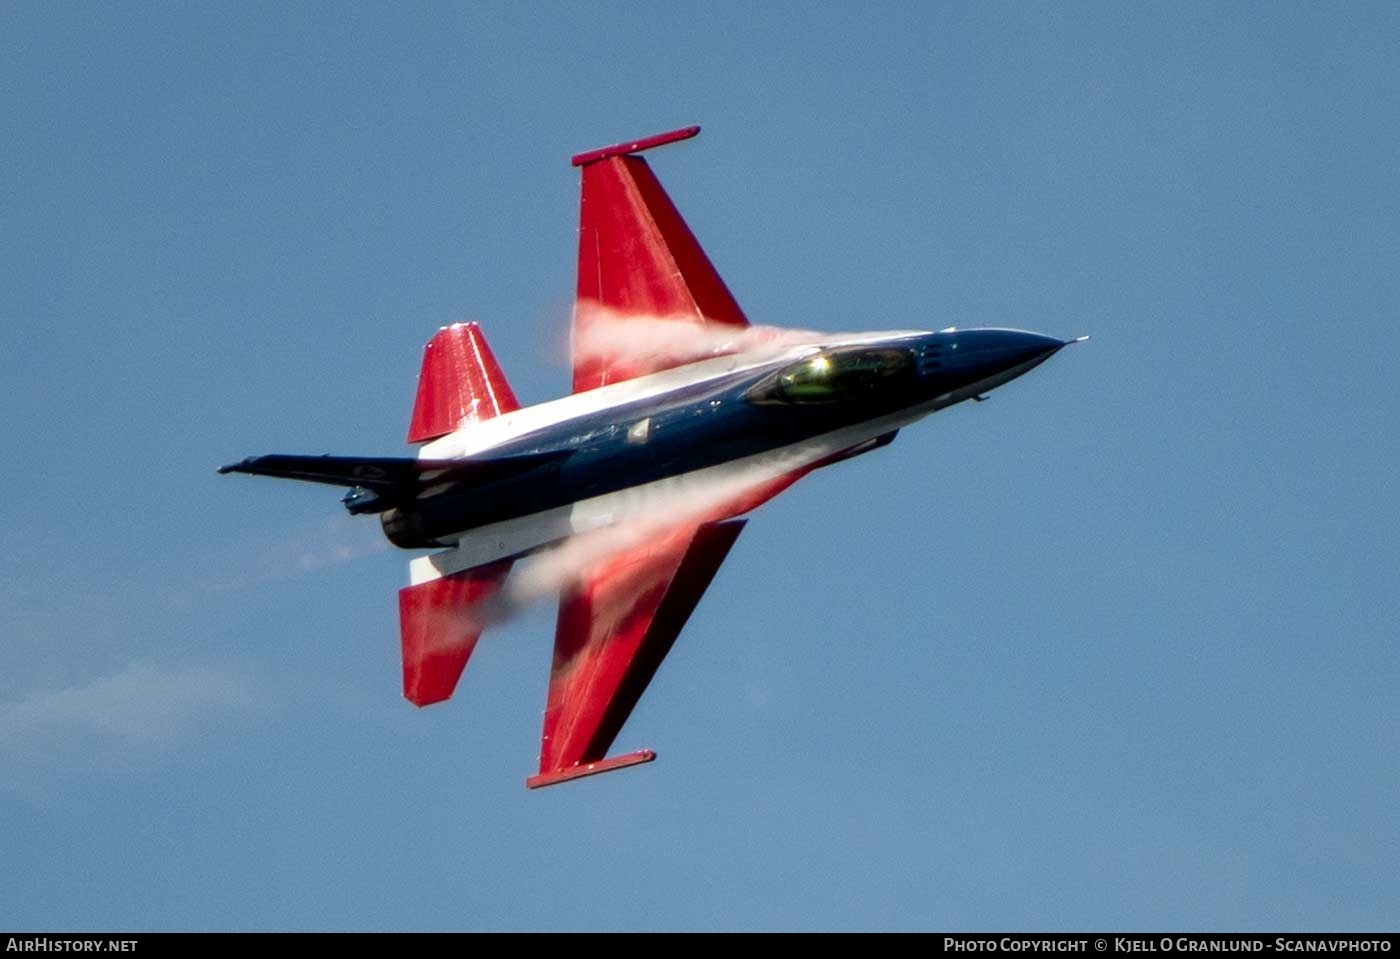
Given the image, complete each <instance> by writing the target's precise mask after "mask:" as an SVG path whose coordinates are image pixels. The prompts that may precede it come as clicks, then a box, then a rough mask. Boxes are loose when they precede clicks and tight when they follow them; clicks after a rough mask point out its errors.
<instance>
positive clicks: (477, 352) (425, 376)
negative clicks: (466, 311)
mask: <svg viewBox="0 0 1400 959" xmlns="http://www.w3.org/2000/svg"><path fill="white" fill-rule="evenodd" d="M518 409H520V402H519V401H518V400H516V398H515V393H514V392H512V390H511V388H510V384H509V383H507V382H506V377H505V374H504V373H502V372H501V365H500V364H499V363H497V362H496V357H495V355H494V354H493V353H492V352H491V347H489V346H487V345H486V337H485V336H484V335H482V332H481V327H479V326H477V325H476V324H475V323H454V324H452V325H451V326H444V327H443V328H442V329H440V330H438V331H437V333H436V334H435V335H434V336H433V338H432V339H431V340H429V341H428V345H427V346H425V347H424V348H423V367H422V370H421V371H420V372H419V374H418V393H417V395H416V396H415V397H414V401H413V417H412V419H411V420H410V421H409V425H408V441H409V442H410V443H426V442H427V441H428V440H432V439H437V438H438V437H439V436H446V435H447V434H448V433H451V432H452V431H453V430H455V429H458V428H459V427H462V426H465V425H467V424H469V423H479V422H481V421H482V420H489V419H491V418H492V417H493V416H500V415H501V414H502V413H510V412H512V411H514V410H518Z"/></svg>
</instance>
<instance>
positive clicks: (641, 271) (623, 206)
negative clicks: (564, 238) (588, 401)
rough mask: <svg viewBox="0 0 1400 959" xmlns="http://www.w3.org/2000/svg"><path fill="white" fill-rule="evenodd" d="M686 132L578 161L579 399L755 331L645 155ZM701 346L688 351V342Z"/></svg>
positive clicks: (575, 346) (575, 329)
mask: <svg viewBox="0 0 1400 959" xmlns="http://www.w3.org/2000/svg"><path fill="white" fill-rule="evenodd" d="M699 132H700V128H699V127H686V128H685V129H682V130H675V131H672V132H671V133H663V134H660V135H658V136H655V137H649V138H647V139H645V140H639V141H635V142H632V143H623V144H618V145H616V146H613V147H605V148H603V149H601V150H594V151H592V152H590V153H584V154H579V155H578V156H576V157H574V165H575V166H579V167H581V168H582V172H583V188H582V191H583V192H582V198H581V201H580V209H579V254H578V289H577V299H576V301H575V304H574V320H573V353H574V356H573V362H574V384H573V385H574V392H575V393H578V392H581V391H583V390H590V389H593V388H595V387H598V386H603V385H605V384H607V383H614V382H617V381H619V380H626V379H630V378H632V377H635V376H642V375H644V374H647V373H654V372H656V371H658V370H662V369H667V368H669V367H671V366H677V365H680V364H681V363H686V362H691V361H692V360H695V359H699V358H701V357H702V356H705V355H712V354H713V353H715V352H722V351H723V349H722V344H718V346H717V344H716V343H715V342H714V338H713V336H708V337H707V336H703V335H700V336H695V334H699V333H701V332H702V331H709V332H711V333H713V332H715V331H716V330H718V331H721V332H722V331H724V330H726V329H728V330H731V331H735V330H740V329H743V328H744V327H747V326H748V320H747V319H746V318H745V316H744V312H743V310H741V309H740V308H739V304H738V303H737V302H736V301H735V300H734V297H733V295H732V294H731V293H730V292H729V288H728V287H726V286H725V285H724V281H723V280H722V279H720V276H719V273H718V272H716V270H715V268H714V266H713V265H712V264H711V263H710V259H709V257H707V256H706V255H705V251H704V250H703V249H701V247H700V244H699V242H697V241H696V239H695V236H694V234H693V233H691V232H690V227H689V226H687V225H686V222H685V220H684V219H683V218H682V217H681V215H680V212H679V211H678V210H677V209H676V207H675V204H673V203H672V202H671V198H670V197H669V196H667V195H666V191H665V190H664V189H663V188H662V186H661V183H660V182H659V181H658V180H657V179H656V175H655V174H654V173H652V171H651V168H650V167H649V166H648V165H647V162H646V160H644V159H642V158H641V157H640V156H637V155H636V153H638V152H639V151H641V150H645V149H650V148H651V147H655V146H660V145H662V144H665V143H671V142H674V141H676V140H683V139H688V138H689V137H693V136H695V134H697V133H699ZM692 338H693V340H694V342H691V340H692Z"/></svg>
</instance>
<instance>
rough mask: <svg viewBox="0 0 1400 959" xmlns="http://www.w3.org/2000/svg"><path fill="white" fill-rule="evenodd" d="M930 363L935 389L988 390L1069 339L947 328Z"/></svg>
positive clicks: (1040, 360) (1042, 359)
mask: <svg viewBox="0 0 1400 959" xmlns="http://www.w3.org/2000/svg"><path fill="white" fill-rule="evenodd" d="M946 336H947V339H945V340H943V341H942V343H941V345H939V346H938V348H937V357H938V360H937V362H936V363H933V364H930V373H932V374H933V375H934V377H935V380H934V382H935V383H936V384H937V387H936V388H938V389H943V390H946V389H947V388H948V387H949V386H954V385H956V386H957V387H960V388H963V389H975V390H978V391H985V390H990V389H993V388H995V387H998V386H1000V385H1002V384H1003V383H1007V382H1009V381H1011V380H1013V379H1015V378H1016V377H1018V376H1020V375H1021V374H1023V373H1027V372H1029V371H1030V370H1032V369H1034V368H1035V367H1037V366H1039V365H1040V364H1041V363H1043V362H1045V361H1046V360H1047V359H1049V358H1050V357H1051V356H1053V355H1054V354H1055V353H1056V352H1058V351H1059V350H1061V349H1063V348H1064V346H1065V345H1066V343H1067V342H1068V341H1066V340H1060V339H1056V338H1055V337H1053V336H1045V335H1043V334H1041V333H1030V332H1027V331H1026V330H998V329H983V330H957V331H948V332H947V334H946Z"/></svg>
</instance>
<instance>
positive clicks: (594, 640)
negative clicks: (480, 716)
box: [220, 127, 1075, 789]
mask: <svg viewBox="0 0 1400 959" xmlns="http://www.w3.org/2000/svg"><path fill="white" fill-rule="evenodd" d="M699 131H700V128H699V127H686V128H684V129H680V130H674V131H671V132H669V133H662V134H658V135H656V136H652V137H647V138H644V139H641V140H635V141H632V142H627V143H620V144H616V145H614V146H609V147H604V148H603V149H599V150H593V151H591V152H588V153H581V154H579V155H577V156H575V157H574V158H573V165H574V166H576V167H579V168H580V169H581V171H582V180H583V187H582V199H581V211H580V223H579V246H578V284H577V297H576V300H575V304H574V312H573V320H572V341H571V342H572V352H573V392H572V394H571V395H569V396H566V397H563V398H561V399H556V400H552V401H550V402H546V403H540V404H538V405H535V406H529V407H521V406H520V404H519V402H517V400H516V398H515V394H514V393H513V392H512V391H511V388H510V385H509V384H508V383H507V382H506V378H505V376H504V375H503V374H502V372H501V367H500V366H499V365H498V364H497V362H496V359H495V357H494V356H493V355H492V353H491V349H490V348H489V347H488V346H487V345H486V340H485V338H484V336H483V335H482V332H481V329H480V328H479V327H478V326H477V325H476V324H475V323H459V324H455V325H452V326H448V327H444V328H443V329H440V330H439V331H438V332H437V334H436V335H435V336H433V338H432V339H431V340H429V342H428V344H427V347H426V349H425V351H424V354H423V364H422V371H421V373H420V376H419V379H418V390H417V396H416V399H415V402H414V406H413V413H412V418H411V420H410V425H409V429H408V442H409V443H411V444H418V446H419V448H418V452H417V455H416V456H413V457H402V458H391V457H344V456H300V455H283V454H273V455H267V456H257V457H252V458H249V459H245V460H243V461H242V462H239V463H234V464H232V465H229V466H225V467H223V468H222V469H220V472H221V473H252V474H257V475H262V476H274V477H283V478H287V479H296V480H307V481H310V482H314V483H325V484H329V485H332V486H342V487H348V492H346V493H345V495H344V498H343V500H342V501H343V503H344V505H345V508H346V509H347V510H349V512H350V513H352V514H357V515H359V514H377V515H378V516H379V519H380V522H381V524H382V526H383V530H384V535H385V536H386V537H388V539H389V541H390V542H392V543H393V544H394V545H395V546H399V547H402V548H403V549H406V550H430V551H431V552H428V553H426V554H425V555H421V556H418V557H417V558H414V559H411V560H410V562H409V580H410V585H408V586H407V587H405V588H403V589H401V590H399V621H400V631H401V642H402V651H403V690H404V695H405V696H406V697H407V698H408V699H409V701H411V702H412V703H414V704H415V705H418V706H426V705H429V704H431V703H437V702H441V701H443V700H446V699H448V698H449V697H450V696H451V695H452V693H453V690H454V689H455V688H456V686H457V682H458V679H459V678H460V677H461V674H462V671H463V669H464V667H465V666H466V663H467V660H468V659H469V658H470V656H471V654H472V650H473V649H474V648H475V646H476V643H477V640H478V639H479V637H480V635H481V632H482V630H483V629H484V628H485V627H486V626H487V625H489V624H490V623H492V622H494V621H496V620H497V619H498V618H500V616H501V614H502V605H503V604H504V603H505V602H506V597H508V595H509V590H508V588H506V584H507V583H508V577H510V576H511V573H512V568H513V566H514V565H515V564H516V562H517V561H518V560H521V559H522V558H525V557H531V556H532V554H534V559H532V562H541V563H547V562H548V561H549V557H551V556H552V557H554V558H556V559H559V558H567V557H568V556H569V555H570V554H569V551H570V550H571V549H572V548H574V547H576V546H582V547H583V549H582V551H581V552H580V555H581V556H584V557H585V558H586V562H584V561H581V562H579V563H575V564H573V565H569V564H568V563H564V567H566V568H567V569H568V571H569V573H568V577H567V578H566V579H562V580H561V581H560V583H559V584H558V586H559V614H558V621H557V626H556V632H555V640H554V661H553V668H552V672H551V674H550V680H549V692H548V701H547V705H546V709H545V714H544V729H543V735H542V740H541V747H540V760H539V771H538V773H537V774H535V775H533V776H530V777H529V778H528V779H527V780H526V785H527V786H528V787H530V788H532V789H533V788H537V787H540V786H548V785H552V784H555V783H561V782H566V781H569V780H573V779H577V778H580V777H583V776H589V775H593V774H596V773H601V772H606V771H608V770H612V769H618V768H621V767H625V766H631V765H635V764H638V763H644V762H649V761H651V760H652V759H654V758H655V756H656V754H655V753H654V752H652V751H651V750H647V749H642V750H638V751H635V752H630V753H626V754H622V755H617V756H611V757H609V756H608V751H609V749H610V748H611V746H612V744H613V741H614V739H615V738H616V737H617V735H618V733H619V732H620V731H621V729H622V727H623V724H624V723H625V722H626V721H627V717H628V716H629V715H630V713H631V712H632V709H633V707H634V706H635V705H636V704H637V702H638V700H639V699H640V697H641V695H642V693H643V692H644V691H645V690H646V687H647V684H648V683H649V682H650V681H651V679H652V677H653V675H654V674H655V673H656V670H657V668H658V667H659V666H660V665H661V662H662V660H663V658H664V657H665V656H666V654H667V653H668V652H669V651H670V649H671V646H672V644H673V643H674V642H675V640H676V637H677V636H678V635H679V633H680V631H681V629H682V627H683V626H684V625H685V622H686V620H687V619H688V618H689V616H690V614H691V612H692V611H693V610H694V609H695V607H696V605H697V604H698V603H699V601H700V598H701V596H702V595H703V594H704V592H705V590H706V589H707V588H708V586H709V585H710V582H711V580H712V579H713V577H714V576H715V573H716V571H717V570H718V569H719V567H720V564H721V563H723V561H724V559H725V556H726V555H727V554H728V552H729V550H730V548H731V547H732V546H733V545H734V542H735V540H736V538H737V537H738V536H739V533H740V532H741V531H742V530H743V528H744V524H745V523H746V519H745V518H744V517H745V516H746V514H748V513H749V512H751V511H752V510H754V509H755V508H756V507H758V506H760V505H761V504H763V503H764V502H766V501H767V500H769V499H771V498H772V497H774V496H776V495H777V494H778V493H780V492H782V491H783V490H785V489H787V488H788V487H789V486H791V485H792V484H793V483H795V482H796V481H797V480H799V479H800V478H802V477H803V476H805V475H807V474H808V473H810V472H812V471H813V470H815V469H818V468H820V467H823V466H828V465H830V464H832V463H836V462H839V461H840V460H845V459H849V458H851V457H853V456H858V455H860V454H862V453H865V452H868V451H870V450H873V449H876V448H877V447H880V446H884V445H885V444H887V443H889V442H890V441H891V440H892V439H894V437H895V434H896V433H897V432H898V431H899V430H900V429H902V428H903V427H905V426H907V425H909V424H910V423H913V422H914V421H916V420H919V419H921V418H923V417H925V416H927V415H929V414H930V413H934V412H937V411H938V410H941V409H945V408H947V407H949V406H952V405H953V404H955V403H960V402H962V401H964V400H968V399H974V400H976V399H982V398H985V395H986V393H987V392H988V391H990V390H992V389H994V388H995V387H998V386H1001V385H1002V384H1004V383H1007V382H1008V381H1010V380H1013V379H1015V378H1016V377H1018V376H1020V375H1022V374H1023V373H1026V372H1027V371H1029V370H1031V369H1032V368H1034V367H1036V366H1038V365H1039V364H1041V363H1043V362H1045V360H1046V359H1048V358H1049V357H1050V356H1051V355H1053V354H1054V353H1055V352H1056V351H1058V350H1060V349H1061V348H1062V347H1064V346H1065V345H1067V343H1069V342H1075V341H1066V340H1060V339H1056V338H1055V337H1051V336H1043V335H1041V334H1039V333H1030V332H1025V331H1021V330H1011V329H953V328H949V329H945V330H942V331H938V332H928V331H918V330H896V331H882V332H864V333H843V334H834V333H828V334H823V333H815V332H810V331H800V330H791V329H782V328H775V327H756V326H751V325H750V323H749V321H748V318H747V317H746V316H745V315H744V312H743V310H741V309H740V307H739V304H738V303H737V302H736V301H735V299H734V297H733V296H732V295H731V294H730V292H729V289H728V288H727V287H726V286H725V284H724V281H723V280H722V279H720V276H719V274H718V273H717V272H716V271H715V268H714V267H713V265H711V263H710V260H709V258H708V257H707V256H706V255H705V252H704V250H702V249H701V247H700V244H699V243H698V242H697V241H696V239H695V237H694V235H693V234H692V233H691V231H690V228H689V227H688V226H687V225H686V223H685V221H684V219H682V217H681V215H680V213H679V212H678V211H677V210H676V207H675V206H674V205H673V204H672V202H671V200H670V198H669V197H668V196H667V194H666V191H665V190H664V189H663V188H662V186H661V184H660V182H659V181H658V180H657V178H656V176H655V174H654V173H653V172H652V170H651V168H650V166H649V165H648V163H647V161H646V160H645V159H644V158H643V157H642V156H641V154H642V153H643V152H644V151H646V150H650V149H652V148H655V147H659V146H662V145H664V144H668V143H673V142H675V141H678V140H685V139H688V138H690V137H693V136H695V135H696V134H697V133H699Z"/></svg>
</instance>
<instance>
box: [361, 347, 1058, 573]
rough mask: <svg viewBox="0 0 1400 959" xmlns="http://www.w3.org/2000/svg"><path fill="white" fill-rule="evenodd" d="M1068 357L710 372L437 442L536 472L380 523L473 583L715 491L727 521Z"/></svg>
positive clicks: (741, 359)
mask: <svg viewBox="0 0 1400 959" xmlns="http://www.w3.org/2000/svg"><path fill="white" fill-rule="evenodd" d="M1064 345H1065V341H1062V340H1059V339H1055V338H1053V337H1048V336H1043V335H1041V334H1037V333H1028V332H1024V331H1019V330H1002V329H973V330H948V331H944V332H939V333H910V332H896V333H887V334H862V335H858V336H852V337H831V338H828V339H825V340H822V341H821V342H815V343H814V342H809V343H804V344H799V345H788V346H785V347H782V348H777V349H773V348H769V349H766V350H763V349H761V350H758V351H752V352H750V353H747V354H743V353H741V354H732V355H729V356H724V357H718V358H714V359H707V360H703V361H701V362H698V363H693V364H689V365H687V366H682V367H677V368H674V369H671V370H667V371H664V372H662V373H657V374H653V375H652V376H649V377H639V378H637V379H633V380H630V381H627V382H626V383H624V384H618V385H617V386H616V387H613V386H605V387H602V388H600V389H598V390H593V391H589V392H585V393H580V394H575V395H574V396H571V397H566V398H564V399H562V400H558V401H554V402H552V403H545V404H540V405H538V406H534V407H528V408H525V409H522V410H518V411H516V412H515V413H512V414H506V415H505V416H501V417H498V418H496V419H493V420H490V421H487V423H485V424H473V425H470V426H467V427H464V428H463V429H462V430H459V431H458V432H456V433H454V434H451V435H449V436H446V437H443V438H441V439H439V440H436V441H434V442H432V443H429V444H427V445H426V446H425V447H424V448H423V449H422V451H421V452H420V458H421V459H426V460H436V461H442V460H445V459H458V460H462V461H463V462H473V461H485V462H494V461H499V460H500V459H501V458H508V459H509V460H510V461H512V462H519V463H523V464H526V465H525V466H524V468H523V469H517V470H512V471H509V472H508V473H505V474H504V475H496V476H494V477H493V476H491V475H486V476H485V477H482V476H480V475H479V474H477V475H473V474H470V473H467V474H463V476H462V477H460V478H458V477H456V475H455V474H454V473H453V472H449V473H446V474H444V476H443V477H442V482H440V483H436V484H430V485H428V486H427V487H426V488H425V489H424V490H423V491H422V493H421V494H420V495H419V496H418V497H417V498H416V499H415V500H413V501H412V502H411V503H405V504H400V505H397V506H395V507H394V508H391V509H388V510H386V511H384V512H383V513H382V516H381V519H382V522H383V525H384V530H385V534H386V535H387V536H388V538H389V539H390V540H391V541H392V542H394V543H395V544H396V545H398V546H401V547H404V548H409V549H413V548H434V547H441V546H456V547H457V549H456V550H454V551H452V552H454V553H458V555H456V556H449V557H448V558H447V559H445V560H437V566H438V568H437V570H436V571H435V572H434V575H440V574H441V573H442V572H444V571H445V570H444V568H443V567H442V563H443V562H447V563H448V564H449V565H450V566H451V567H454V568H466V567H467V566H471V565H477V564H478V563H480V562H486V561H489V560H491V559H498V558H503V557H506V556H510V555H519V554H520V553H524V552H528V551H530V550H531V549H535V548H538V547H539V546H542V545H545V544H547V543H549V542H552V541H554V540H556V539H559V538H562V537H564V536H568V535H571V534H573V533H577V532H580V531H583V530H586V529H590V528H596V527H598V526H603V525H609V524H611V523H614V522H618V521H619V520H623V519H626V518H627V517H628V515H629V514H632V513H640V512H642V511H645V510H656V509H661V510H668V511H674V510H677V509H685V508H692V506H693V503H694V502H695V496H694V495H693V494H694V493H695V492H696V491H697V490H699V489H702V488H704V487H709V488H711V489H715V488H716V487H717V485H718V487H719V488H720V489H721V492H720V493H718V494H714V497H713V498H714V500H715V501H714V503H712V504H707V506H706V508H713V509H715V510H719V511H720V512H723V511H724V507H723V505H722V504H723V502H724V501H725V495H726V494H725V492H724V491H723V486H722V484H724V483H725V482H726V481H731V482H733V483H734V485H735V488H734V497H736V500H735V501H736V502H742V501H743V497H742V496H740V495H739V494H740V492H741V489H742V488H747V487H752V486H754V485H761V484H762V483H764V482H774V481H778V480H780V479H781V478H782V477H783V476H785V475H788V474H790V473H792V472H793V471H803V472H805V471H807V470H810V469H811V468H814V467H815V466H819V465H825V463H826V462H830V461H834V460H835V459H840V458H844V457H845V456H847V455H855V454H856V453H859V452H864V451H865V449H868V448H874V446H875V445H880V443H877V442H876V441H887V439H888V438H890V437H891V436H892V434H893V431H895V430H897V429H899V428H900V427H902V426H904V425H907V424H908V423H910V422H913V421H914V420H917V419H919V418H921V417H923V416H926V415H928V414H929V413H932V412H935V411H937V410H939V409H943V408H945V407H947V406H951V405H953V404H954V403H958V402H961V401H962V400H965V399H968V398H970V397H974V396H978V395H980V394H982V393H984V392H986V391H987V390H990V389H993V388H995V387H996V386H999V385H1001V384H1003V383H1005V382H1007V381H1009V380H1011V379H1013V378H1015V377H1017V376H1019V375H1021V374H1022V373H1024V372H1026V371H1027V370H1030V369H1031V368H1033V367H1035V366H1037V365H1038V364H1040V363H1041V362H1043V361H1044V360H1045V359H1047V358H1049V357H1050V356H1051V355H1052V354H1053V353H1055V352H1056V351H1057V350H1059V349H1060V348H1061V347H1062V346H1064ZM609 391H611V393H610V392H609ZM482 444H487V445H484V446H483V445H482ZM668 497H670V498H671V500H672V501H673V502H668V499H667V498H668ZM353 498H354V497H353V494H351V496H348V497H347V506H349V505H350V504H351V502H352V501H353ZM765 498H766V497H765ZM760 501H761V500H760ZM753 505H756V503H755V504H753ZM351 508H352V509H353V507H351ZM747 508H752V506H748V507H747ZM356 511H360V510H356ZM707 518H709V517H707ZM441 555H442V554H439V556H441ZM425 559H434V558H433V557H426V558H425Z"/></svg>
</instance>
